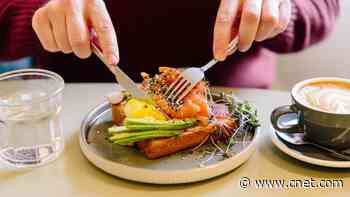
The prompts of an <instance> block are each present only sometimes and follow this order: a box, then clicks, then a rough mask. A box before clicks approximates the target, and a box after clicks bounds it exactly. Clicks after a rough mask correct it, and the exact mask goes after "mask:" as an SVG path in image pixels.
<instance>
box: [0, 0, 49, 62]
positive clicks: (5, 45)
mask: <svg viewBox="0 0 350 197" xmlns="http://www.w3.org/2000/svg"><path fill="white" fill-rule="evenodd" d="M46 1H47V0H0V37H1V40H0V59H1V60H11V59H16V58H20V57H25V56H30V55H32V54H34V53H35V52H36V50H37V49H38V47H40V43H39V41H38V39H37V37H36V36H35V33H34V31H33V29H32V26H31V24H32V23H31V19H32V16H33V14H34V12H35V10H37V9H38V8H39V7H40V6H41V5H43V3H45V2H46Z"/></svg>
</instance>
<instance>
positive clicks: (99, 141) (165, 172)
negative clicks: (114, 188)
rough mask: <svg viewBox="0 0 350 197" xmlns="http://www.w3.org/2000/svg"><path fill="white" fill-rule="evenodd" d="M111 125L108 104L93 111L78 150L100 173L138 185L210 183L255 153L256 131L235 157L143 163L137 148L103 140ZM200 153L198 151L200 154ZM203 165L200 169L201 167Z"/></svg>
mask: <svg viewBox="0 0 350 197" xmlns="http://www.w3.org/2000/svg"><path fill="white" fill-rule="evenodd" d="M112 124H113V123H112V122H111V110H110V107H109V104H108V103H103V104H101V105H99V106H97V107H96V108H94V109H93V110H92V111H90V113H89V114H88V115H87V116H86V118H85V119H84V121H83V123H82V127H81V132H80V147H81V150H82V152H83V154H84V155H85V156H86V158H87V159H88V160H89V161H90V162H91V163H92V164H94V165H95V166H97V167H98V168H100V169H102V170H103V171H105V172H107V173H110V174H112V175H115V176H117V177H120V178H123V179H128V180H132V181H137V182H144V183H155V184H179V183H190V182H196V181H202V180H206V179H210V178H213V177H216V176H219V175H221V174H224V173H227V172H229V171H231V170H233V169H235V168H237V167H238V166H240V165H241V164H243V163H244V162H245V161H247V160H248V159H249V157H250V156H251V155H252V154H253V152H254V150H255V145H256V141H257V138H258V135H259V130H258V129H256V130H255V131H253V132H251V133H250V134H249V135H248V137H247V136H246V138H245V139H248V141H247V143H244V144H240V143H237V144H236V145H235V146H234V147H233V150H234V151H235V155H234V156H233V157H230V158H224V157H223V156H220V155H215V156H214V157H211V158H212V159H211V160H210V161H209V162H206V163H205V161H206V160H208V158H209V157H210V155H209V154H208V155H205V156H203V155H202V154H199V153H198V152H197V151H196V154H194V153H190V152H189V151H183V152H181V153H179V154H174V155H170V156H166V157H163V158H160V159H157V160H149V159H146V158H145V156H144V155H143V154H142V153H140V152H139V151H138V150H137V149H136V148H132V147H123V146H119V145H111V144H110V143H108V142H107V140H105V137H106V136H105V132H103V131H104V130H106V129H107V128H108V127H109V126H111V125H112ZM203 148H205V147H203ZM199 152H200V151H199ZM201 163H202V164H203V163H204V165H200V164H201Z"/></svg>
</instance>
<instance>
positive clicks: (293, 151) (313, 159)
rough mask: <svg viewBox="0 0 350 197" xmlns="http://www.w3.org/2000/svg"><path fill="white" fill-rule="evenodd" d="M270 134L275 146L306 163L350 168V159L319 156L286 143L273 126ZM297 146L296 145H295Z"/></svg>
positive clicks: (320, 153) (319, 153)
mask: <svg viewBox="0 0 350 197" xmlns="http://www.w3.org/2000/svg"><path fill="white" fill-rule="evenodd" d="M270 135H271V139H272V142H273V144H275V146H276V147H277V148H278V149H280V150H281V151H282V152H284V153H285V154H287V155H289V156H291V157H293V158H295V159H297V160H300V161H303V162H306V163H310V164H314V165H318V166H324V167H331V168H350V161H340V160H336V159H334V158H330V157H329V158H327V157H326V156H324V158H321V157H319V156H317V155H316V154H315V156H313V155H312V154H310V153H309V154H305V152H304V151H302V149H301V148H293V145H288V144H287V143H285V142H284V141H282V140H281V139H280V138H279V137H278V136H277V135H276V130H275V129H274V128H272V127H271V129H270ZM295 147H296V146H295ZM304 149H308V148H306V147H304ZM310 149H311V147H310ZM318 155H322V151H320V152H318Z"/></svg>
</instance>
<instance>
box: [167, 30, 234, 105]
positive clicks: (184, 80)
mask: <svg viewBox="0 0 350 197" xmlns="http://www.w3.org/2000/svg"><path fill="white" fill-rule="evenodd" d="M238 41H239V37H238V36H236V37H235V38H234V39H233V40H232V41H231V42H230V44H229V47H228V49H227V54H228V55H231V54H233V53H234V52H235V51H236V50H237V44H238ZM218 62H219V60H217V59H215V58H213V59H212V60H210V61H209V62H208V63H207V64H206V65H204V66H202V67H190V68H187V69H185V70H184V71H183V72H181V74H180V75H179V76H178V77H177V79H176V80H175V81H174V82H173V83H172V84H171V85H170V86H169V88H168V89H167V91H166V92H165V94H164V96H165V98H166V99H167V100H169V101H172V102H174V103H179V102H180V101H181V100H182V99H183V98H184V97H185V96H186V95H187V94H188V93H189V92H190V91H191V90H192V89H193V88H194V86H195V85H196V84H197V83H198V82H199V81H201V80H202V79H204V72H205V71H207V70H208V69H210V68H211V67H213V66H214V65H215V64H216V63H218Z"/></svg>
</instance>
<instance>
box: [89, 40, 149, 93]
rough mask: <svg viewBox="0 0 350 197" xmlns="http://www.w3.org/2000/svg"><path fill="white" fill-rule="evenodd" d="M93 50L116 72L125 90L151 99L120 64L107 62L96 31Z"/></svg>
mask: <svg viewBox="0 0 350 197" xmlns="http://www.w3.org/2000/svg"><path fill="white" fill-rule="evenodd" d="M91 50H92V52H93V53H94V54H95V55H96V56H97V57H98V58H99V59H100V60H101V61H102V62H103V63H104V64H105V65H106V66H107V67H108V68H109V70H110V71H111V72H112V73H113V74H114V76H115V79H116V80H117V82H118V83H119V85H121V86H122V87H123V88H124V89H125V90H127V91H128V92H129V93H130V94H131V95H132V96H133V97H135V98H140V99H149V96H148V95H147V94H146V92H144V91H142V90H141V89H139V88H138V86H137V84H136V83H135V82H134V81H133V80H132V79H131V78H130V77H129V76H128V75H127V74H126V73H124V72H123V71H122V70H121V69H120V68H119V67H118V65H110V64H108V63H107V61H106V59H105V58H104V56H103V53H102V51H101V49H100V47H99V45H98V42H97V37H96V36H95V34H94V33H92V39H91Z"/></svg>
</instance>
